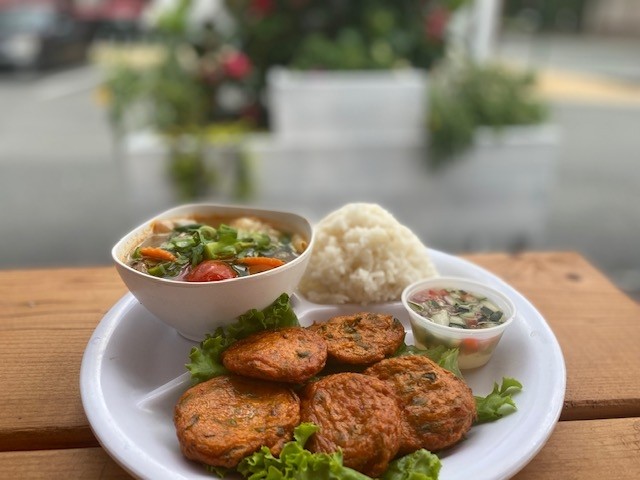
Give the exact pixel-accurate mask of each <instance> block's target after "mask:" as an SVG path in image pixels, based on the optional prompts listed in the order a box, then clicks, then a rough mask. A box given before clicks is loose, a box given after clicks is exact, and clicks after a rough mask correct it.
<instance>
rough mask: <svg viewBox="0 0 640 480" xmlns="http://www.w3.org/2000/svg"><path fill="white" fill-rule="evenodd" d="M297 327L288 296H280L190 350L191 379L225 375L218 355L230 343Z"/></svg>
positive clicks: (198, 379)
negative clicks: (267, 331)
mask: <svg viewBox="0 0 640 480" xmlns="http://www.w3.org/2000/svg"><path fill="white" fill-rule="evenodd" d="M299 325H300V323H299V322H298V317H297V316H296V314H295V312H294V311H293V308H292V306H291V302H290V298H289V295H288V294H286V293H283V294H282V295H280V296H279V297H278V298H277V299H276V300H275V301H274V302H273V303H272V304H271V305H269V306H268V307H267V308H265V309H264V310H256V309H252V310H249V311H248V312H246V313H244V314H243V315H240V316H239V317H238V318H237V320H236V321H235V322H234V323H232V324H230V325H227V326H226V327H219V328H217V329H216V330H215V332H214V333H213V334H207V335H206V337H205V338H204V340H202V341H201V342H200V344H199V345H198V346H197V347H193V348H192V349H191V352H190V353H189V359H190V360H191V362H190V363H188V364H187V365H186V367H187V370H189V372H191V379H192V380H193V381H194V383H200V382H204V381H206V380H209V379H211V378H213V377H217V376H219V375H224V374H225V373H228V372H227V369H226V368H225V367H224V365H223V364H222V361H221V359H220V356H221V355H222V352H224V351H225V350H226V349H227V348H229V346H231V344H233V343H234V342H237V341H238V340H240V339H242V338H245V337H248V336H249V335H252V334H254V333H257V332H260V331H263V330H268V329H275V328H284V327H297V326H299Z"/></svg>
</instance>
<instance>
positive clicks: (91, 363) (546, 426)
mask: <svg viewBox="0 0 640 480" xmlns="http://www.w3.org/2000/svg"><path fill="white" fill-rule="evenodd" d="M427 250H428V252H429V255H430V256H431V258H432V260H434V263H436V266H437V264H438V263H440V262H438V261H437V260H438V259H440V261H448V262H454V263H456V264H457V265H458V266H461V267H464V268H465V269H470V270H472V271H475V272H477V273H480V274H482V276H485V277H488V278H489V279H490V280H491V281H492V282H495V283H497V284H498V285H499V287H500V289H502V290H507V291H508V292H509V295H510V296H511V298H512V299H513V300H514V303H516V304H517V305H519V304H522V305H524V306H525V307H527V309H529V310H530V311H531V312H533V313H534V314H535V316H536V317H537V319H536V320H537V321H538V325H537V327H538V328H539V329H543V330H544V333H545V335H546V337H547V338H546V339H547V340H548V341H549V342H550V343H551V346H550V350H551V351H552V352H553V358H552V359H551V363H552V364H553V365H554V367H555V368H556V370H557V373H556V375H554V376H553V380H554V382H553V383H552V385H551V387H550V391H551V392H552V395H551V398H550V407H551V408H550V410H548V412H547V415H545V417H544V423H543V424H542V425H541V426H540V428H538V430H537V432H538V435H537V436H536V438H535V440H536V441H535V442H534V443H533V444H530V445H529V447H528V448H526V449H524V450H525V451H524V452H521V453H520V454H519V455H517V456H516V457H515V458H514V459H513V460H512V461H510V462H509V463H508V464H507V465H506V466H505V467H504V468H502V470H501V471H500V472H499V475H500V476H499V477H492V478H496V479H497V478H500V479H502V478H504V479H506V478H510V477H511V476H513V475H515V474H516V473H517V472H519V471H520V470H521V469H522V468H524V467H525V466H526V465H527V464H528V463H529V462H530V461H531V460H532V459H533V458H534V457H535V456H536V455H537V454H538V453H539V451H540V450H541V449H542V447H543V446H544V445H545V444H546V442H547V441H548V439H549V437H550V436H551V434H552V433H553V430H554V429H555V427H556V425H557V423H558V420H559V418H560V414H561V412H562V407H563V402H564V396H565V393H566V365H565V361H564V356H563V354H562V349H561V347H560V344H559V342H558V340H557V338H556V336H555V334H554V333H553V331H552V330H551V327H550V326H549V324H548V323H547V321H546V319H545V318H544V317H543V316H542V314H540V312H539V311H538V310H537V309H536V308H535V306H534V305H533V304H532V303H531V302H530V301H529V300H528V299H527V298H526V297H524V295H522V294H521V293H520V292H519V291H517V290H516V289H515V288H514V287H512V286H511V285H509V284H508V283H507V282H506V281H505V280H503V279H502V278H500V277H499V276H497V275H496V274H494V273H492V272H490V271H488V270H486V269H485V268H483V267H481V266H479V265H476V264H475V263H473V262H472V261H469V260H467V259H464V258H461V257H459V256H456V255H452V254H448V253H444V252H442V251H439V250H434V249H430V248H428V249H427ZM299 298H300V299H301V300H302V304H303V305H304V304H308V305H314V306H315V305H318V306H323V305H320V304H315V303H313V302H310V301H308V300H306V299H304V298H303V297H299ZM138 303H139V302H138V301H137V300H136V298H135V297H134V296H133V295H132V294H131V292H127V293H125V294H124V295H123V296H122V297H121V298H120V299H119V300H118V301H117V302H116V303H115V304H114V305H113V306H112V307H111V308H110V309H109V310H108V311H107V313H106V314H105V315H104V316H103V318H102V319H101V320H100V322H99V324H98V325H97V326H96V328H95V330H94V332H93V333H92V335H91V337H90V339H89V342H88V343H87V346H86V348H85V351H84V353H83V356H82V363H81V367H80V378H79V381H80V396H81V400H82V406H83V409H84V411H85V414H86V416H87V419H88V421H89V425H90V427H91V430H92V432H93V433H94V435H95V437H96V439H97V440H98V442H99V444H100V445H101V447H102V448H103V449H104V450H105V451H106V452H107V453H108V454H109V456H110V457H111V458H112V459H113V460H114V461H116V463H118V464H119V465H120V466H121V467H122V468H123V469H124V470H126V471H127V472H128V473H130V474H131V475H133V476H135V477H137V478H154V479H156V478H189V477H185V476H184V475H182V474H180V473H179V472H175V470H171V469H167V468H165V467H164V465H162V464H160V463H158V462H157V461H156V460H155V459H153V460H152V459H148V457H145V455H144V449H141V448H140V447H139V446H137V445H134V447H136V448H131V445H130V443H129V442H128V438H127V437H126V436H125V435H123V433H122V432H121V430H120V429H119V428H118V425H117V422H116V421H115V419H114V418H112V417H111V415H110V413H111V412H110V409H109V408H108V405H107V403H106V401H105V397H104V395H102V392H101V388H100V386H101V385H100V375H101V372H102V367H103V363H104V357H105V353H106V349H107V347H108V345H109V341H110V339H111V337H112V335H113V334H114V332H115V331H116V330H117V329H118V328H119V326H120V325H121V323H122V321H123V319H124V318H125V316H126V314H127V312H129V311H130V310H132V309H133V308H134V307H136V306H137V305H138ZM385 303H392V304H393V303H396V302H385ZM376 305H378V306H380V305H382V304H376ZM325 306H326V305H325ZM340 306H345V307H346V306H347V305H340ZM166 328H171V327H168V326H167V327H166ZM525 388H526V386H525ZM114 435H115V436H116V438H113V437H114ZM521 450H522V448H521ZM141 454H143V455H141ZM141 463H143V464H142V465H141ZM150 467H153V471H149V468H150ZM211 478H212V479H213V478H215V477H211Z"/></svg>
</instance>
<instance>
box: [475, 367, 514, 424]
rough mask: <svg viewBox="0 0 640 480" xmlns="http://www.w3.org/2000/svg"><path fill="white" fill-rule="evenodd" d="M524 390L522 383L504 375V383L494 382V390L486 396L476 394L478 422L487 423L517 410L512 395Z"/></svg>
mask: <svg viewBox="0 0 640 480" xmlns="http://www.w3.org/2000/svg"><path fill="white" fill-rule="evenodd" d="M521 390H522V384H521V383H520V382H519V381H517V380H516V379H515V378H509V377H503V378H502V384H501V385H500V386H498V384H497V383H494V384H493V390H492V391H491V393H490V394H489V395H487V396H486V397H478V396H476V397H475V399H476V410H477V411H478V418H477V420H476V423H486V422H493V421H494V420H498V419H500V418H502V417H504V416H505V415H508V414H509V413H512V412H515V411H516V410H517V407H516V404H515V402H514V401H513V399H512V398H511V395H512V394H514V393H518V392H520V391H521Z"/></svg>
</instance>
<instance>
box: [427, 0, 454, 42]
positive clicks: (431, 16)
mask: <svg viewBox="0 0 640 480" xmlns="http://www.w3.org/2000/svg"><path fill="white" fill-rule="evenodd" d="M449 16H450V12H449V10H447V9H446V8H444V7H435V8H434V9H433V10H431V11H430V12H429V13H428V14H427V17H426V18H425V19H424V33H425V35H426V36H427V38H429V39H430V40H438V41H439V40H442V39H443V38H444V34H445V30H446V29H447V23H449Z"/></svg>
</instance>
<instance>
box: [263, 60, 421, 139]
mask: <svg viewBox="0 0 640 480" xmlns="http://www.w3.org/2000/svg"><path fill="white" fill-rule="evenodd" d="M267 87H268V89H267V92H268V101H269V112H270V119H271V127H272V128H271V130H272V132H273V134H274V135H275V136H276V137H277V139H278V141H279V142H281V143H286V144H289V145H293V146H295V145H309V144H312V145H326V144H340V145H344V144H345V143H348V144H350V145H366V144H372V143H375V144H381V143H382V144H390V143H393V144H397V145H405V144H408V143H410V144H415V143H416V142H422V140H423V138H424V130H423V126H424V123H425V118H426V112H427V76H426V72H424V71H422V70H415V69H404V70H397V71H396V70H394V71H355V72H336V71H322V72H298V71H291V70H286V69H282V68H278V69H273V70H271V71H270V72H269V75H268V79H267Z"/></svg>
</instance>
